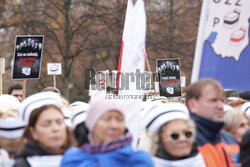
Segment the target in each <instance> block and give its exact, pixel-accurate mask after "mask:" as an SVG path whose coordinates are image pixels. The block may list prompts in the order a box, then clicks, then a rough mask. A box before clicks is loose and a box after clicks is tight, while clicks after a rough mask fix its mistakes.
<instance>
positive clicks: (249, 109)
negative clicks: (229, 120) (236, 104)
mask: <svg viewBox="0 0 250 167" xmlns="http://www.w3.org/2000/svg"><path fill="white" fill-rule="evenodd" d="M241 110H242V111H244V113H245V114H246V116H247V117H248V118H250V102H246V103H244V104H242V106H241Z"/></svg>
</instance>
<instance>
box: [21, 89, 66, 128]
mask: <svg viewBox="0 0 250 167" xmlns="http://www.w3.org/2000/svg"><path fill="white" fill-rule="evenodd" d="M47 105H54V106H56V107H58V108H59V109H60V110H61V109H62V100H61V98H60V96H59V95H58V94H56V93H54V92H40V93H36V94H34V95H31V96H29V97H28V98H26V99H25V100H23V101H22V106H21V109H20V113H21V116H22V119H23V120H24V122H25V123H26V125H28V123H29V118H30V115H31V113H32V111H34V110H35V109H38V108H40V107H43V106H47Z"/></svg>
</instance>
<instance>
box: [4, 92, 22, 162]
mask: <svg viewBox="0 0 250 167" xmlns="http://www.w3.org/2000/svg"><path fill="white" fill-rule="evenodd" d="M20 106H21V103H20V102H19V101H18V100H17V99H16V98H15V97H14V96H11V95H1V96H0V167H9V166H12V165H13V164H14V162H15V161H14V159H15V158H16V154H17V153H18V152H19V151H20V150H21V149H22V147H23V145H24V143H25V139H24V138H23V137H22V135H23V130H24V122H23V120H22V119H21V118H20V115H19V113H18V109H19V108H20Z"/></svg>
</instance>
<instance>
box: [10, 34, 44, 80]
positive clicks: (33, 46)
mask: <svg viewBox="0 0 250 167" xmlns="http://www.w3.org/2000/svg"><path fill="white" fill-rule="evenodd" d="M43 38H44V36H43V35H30V36H17V37H16V43H15V50H14V65H13V71H12V79H38V78H39V77H40V66H41V60H42V50H43Z"/></svg>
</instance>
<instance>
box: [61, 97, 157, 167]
mask: <svg viewBox="0 0 250 167" xmlns="http://www.w3.org/2000/svg"><path fill="white" fill-rule="evenodd" d="M89 104H90V106H89V110H88V111H87V118H86V121H85V123H86V126H87V128H88V130H89V134H88V139H89V143H86V144H84V145H82V146H81V147H80V148H78V149H69V150H68V151H67V152H66V153H65V154H64V157H63V159H62V162H61V167H72V166H74V167H91V166H93V167H97V166H101V167H110V166H114V167H139V166H140V167H142V166H143V167H151V166H153V162H152V160H151V158H150V155H149V154H147V153H145V152H143V151H134V150H133V148H132V146H131V142H132V135H131V134H130V133H128V132H127V130H126V128H125V109H124V106H123V104H122V103H121V102H120V101H119V100H116V99H105V94H103V93H101V94H99V95H97V96H95V97H93V98H92V99H91V101H90V103H89Z"/></svg>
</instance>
